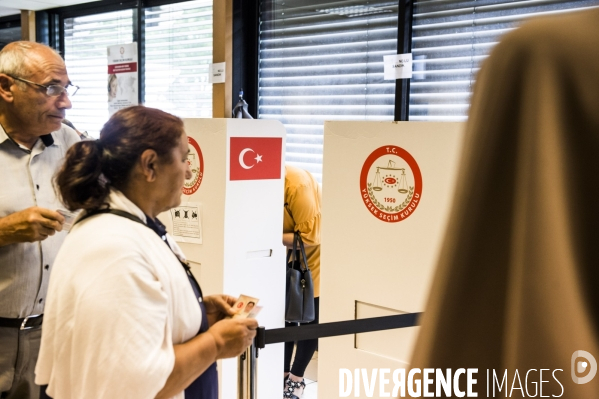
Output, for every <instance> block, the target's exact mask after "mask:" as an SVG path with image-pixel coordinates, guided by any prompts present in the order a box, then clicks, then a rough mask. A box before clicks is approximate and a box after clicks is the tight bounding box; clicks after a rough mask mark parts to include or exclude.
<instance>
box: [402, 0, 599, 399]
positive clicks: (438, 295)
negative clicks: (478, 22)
mask: <svg viewBox="0 0 599 399" xmlns="http://www.w3.org/2000/svg"><path fill="white" fill-rule="evenodd" d="M459 176H460V177H459V179H458V186H457V191H456V196H455V202H454V207H453V213H452V216H451V218H450V222H449V227H448V231H447V236H446V239H445V242H444V246H443V250H442V253H441V258H440V262H439V265H438V269H437V273H436V276H435V279H434V283H433V286H432V291H431V296H430V298H429V302H428V305H427V307H426V310H425V315H424V317H423V321H422V329H421V332H420V336H419V339H418V342H417V345H416V348H415V352H414V355H413V359H412V363H411V367H420V368H424V367H431V368H446V367H447V368H452V369H456V368H468V367H478V368H479V372H478V375H477V378H478V383H477V385H476V386H477V387H478V389H477V390H478V392H479V397H486V396H487V395H486V370H487V369H495V370H496V372H497V373H498V374H499V373H501V375H503V371H504V370H506V369H507V370H508V374H507V375H508V378H507V382H508V387H511V385H512V383H513V379H514V374H515V370H516V369H517V370H518V373H519V375H520V377H521V380H522V384H523V385H524V384H525V381H524V379H525V373H526V372H527V371H528V370H530V369H536V370H537V372H536V373H534V374H535V376H534V378H533V377H532V376H531V375H529V385H528V388H529V391H530V395H532V394H533V393H534V391H533V388H534V387H533V386H532V385H530V384H531V383H530V379H531V378H533V380H536V382H537V383H538V382H539V373H538V370H539V369H541V368H544V369H551V370H552V371H553V370H555V369H562V370H563V371H557V372H555V377H557V380H559V382H560V383H561V385H563V390H564V393H563V395H561V397H563V398H599V375H597V376H596V377H595V378H594V379H593V380H592V381H591V382H589V383H587V384H584V385H580V384H575V383H574V382H573V380H572V378H571V357H572V354H573V353H574V351H577V350H585V351H587V352H590V353H591V354H593V355H594V356H595V358H596V359H598V360H599V339H598V338H599V337H598V335H597V331H598V330H597V329H598V327H599V326H598V324H599V234H598V230H599V10H597V9H595V10H590V11H584V12H575V13H570V14H565V15H561V16H555V17H549V18H539V19H534V20H532V21H530V22H528V23H526V24H525V25H524V26H523V27H521V28H519V29H517V30H515V31H513V32H511V33H509V34H507V35H506V36H505V37H504V39H503V40H502V41H501V43H500V44H498V45H497V46H496V48H495V49H494V50H493V52H492V55H491V56H490V57H489V59H488V60H486V61H485V62H484V65H483V67H482V70H481V71H480V73H479V75H478V81H477V83H476V86H475V92H474V95H473V99H472V108H471V114H470V118H469V121H468V125H467V133H466V139H465V149H464V157H463V162H462V165H461V169H460V175H459ZM583 375H584V374H583ZM543 380H544V381H546V380H549V382H548V383H544V384H543V395H556V396H560V393H561V392H562V388H561V386H560V384H558V383H556V381H555V379H554V378H553V377H552V374H551V373H550V372H547V371H545V372H544V375H543ZM503 392H505V390H504V391H503ZM508 393H509V392H508ZM496 397H503V395H497V396H496ZM512 397H522V394H521V391H520V390H519V389H517V390H515V391H514V393H513V395H512Z"/></svg>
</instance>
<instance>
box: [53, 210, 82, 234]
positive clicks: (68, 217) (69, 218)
mask: <svg viewBox="0 0 599 399" xmlns="http://www.w3.org/2000/svg"><path fill="white" fill-rule="evenodd" d="M56 212H58V213H60V214H61V215H62V216H63V217H64V223H63V224H62V230H63V231H69V230H71V227H73V222H74V221H75V218H76V217H77V215H79V212H71V211H67V210H66V209H57V210H56Z"/></svg>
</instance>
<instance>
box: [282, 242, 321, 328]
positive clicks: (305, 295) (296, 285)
mask: <svg viewBox="0 0 599 399" xmlns="http://www.w3.org/2000/svg"><path fill="white" fill-rule="evenodd" d="M302 261H303V265H302ZM285 292H286V296H285V321H287V322H289V323H309V322H311V321H314V318H315V312H314V284H313V282H312V274H311V273H310V269H309V268H308V260H307V258H306V250H305V249H304V242H303V241H302V238H301V236H300V234H299V232H297V231H296V232H295V233H294V236H293V250H289V251H287V287H286V291H285Z"/></svg>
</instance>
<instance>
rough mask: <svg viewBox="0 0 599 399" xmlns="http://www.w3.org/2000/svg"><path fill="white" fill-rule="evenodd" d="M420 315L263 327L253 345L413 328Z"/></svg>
mask: <svg viewBox="0 0 599 399" xmlns="http://www.w3.org/2000/svg"><path fill="white" fill-rule="evenodd" d="M421 314H422V313H407V314H400V315H397V316H384V317H371V318H368V319H360V320H348V321H336V322H333V323H321V324H310V325H304V326H301V325H300V326H299V327H294V328H274V329H272V330H265V329H264V327H258V330H257V331H256V338H255V341H254V344H255V345H256V347H257V348H259V349H263V348H264V347H265V346H266V345H269V344H276V343H280V342H292V341H303V340H306V339H315V338H324V337H335V336H338V335H348V334H359V333H365V332H372V331H382V330H391V329H394V328H405V327H415V326H417V325H418V318H419V317H420V315H421Z"/></svg>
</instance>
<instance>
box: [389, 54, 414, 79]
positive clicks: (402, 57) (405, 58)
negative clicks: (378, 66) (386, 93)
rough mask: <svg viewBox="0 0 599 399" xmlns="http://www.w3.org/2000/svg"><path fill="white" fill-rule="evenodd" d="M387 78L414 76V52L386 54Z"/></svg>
mask: <svg viewBox="0 0 599 399" xmlns="http://www.w3.org/2000/svg"><path fill="white" fill-rule="evenodd" d="M383 59H384V63H383V65H384V71H385V76H384V79H385V80H395V79H409V78H411V77H412V53H407V54H395V55H385V56H384V57H383Z"/></svg>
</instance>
